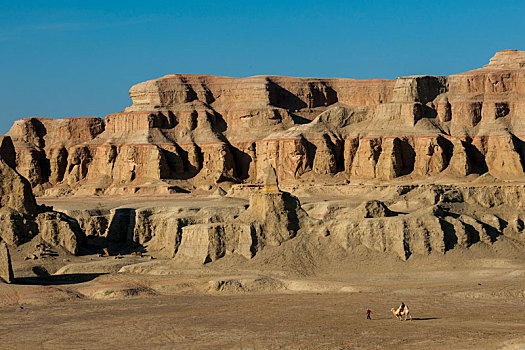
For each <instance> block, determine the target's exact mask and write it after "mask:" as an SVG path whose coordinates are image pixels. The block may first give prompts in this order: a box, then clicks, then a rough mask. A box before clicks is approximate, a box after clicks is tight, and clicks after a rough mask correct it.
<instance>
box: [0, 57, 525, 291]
mask: <svg viewBox="0 0 525 350" xmlns="http://www.w3.org/2000/svg"><path fill="white" fill-rule="evenodd" d="M129 93H130V97H131V99H132V100H133V104H132V105H131V106H130V107H127V108H126V109H125V110H124V111H122V112H118V113H114V114H110V115H108V116H106V117H105V118H95V117H85V118H66V119H49V118H36V117H35V118H25V119H22V120H18V121H16V122H15V123H14V125H13V126H12V128H11V129H10V130H9V132H8V134H7V135H6V136H4V137H3V138H2V140H1V147H0V155H1V157H0V171H1V186H0V191H1V200H0V204H1V208H0V215H1V226H2V230H1V231H0V235H1V238H2V239H3V241H5V242H6V243H7V244H8V246H9V247H10V248H11V252H12V255H13V256H15V255H16V254H15V253H14V252H15V250H13V248H14V247H16V246H24V245H25V246H28V247H29V246H30V247H31V248H27V249H26V250H24V249H25V248H24V249H18V250H16V251H17V252H19V253H17V254H19V255H20V254H25V253H27V252H29V250H31V251H32V250H33V249H37V248H38V249H40V251H41V252H42V251H44V250H45V249H58V250H59V251H63V252H65V254H73V255H74V254H81V255H89V254H94V253H97V252H100V253H102V252H108V251H109V252H110V253H111V252H114V253H115V254H124V255H125V254H128V253H130V252H141V253H145V252H147V253H149V254H153V255H155V256H156V257H164V258H170V259H172V261H173V262H174V263H180V264H182V265H184V264H197V265H202V264H208V263H214V262H216V261H218V260H221V259H222V258H225V257H228V258H229V259H230V260H231V261H232V264H241V265H242V264H244V265H243V266H251V267H253V268H257V269H262V270H264V269H266V266H269V267H271V268H275V267H276V266H278V267H279V268H282V269H288V270H290V271H292V272H294V273H300V274H303V275H305V274H306V275H307V274H315V273H316V269H317V268H320V267H319V266H321V265H323V264H324V265H323V266H333V264H337V261H338V260H339V259H340V258H341V256H364V255H366V254H385V255H386V256H391V257H392V258H393V259H401V260H407V259H410V258H411V257H412V256H414V255H418V256H426V255H429V254H434V253H437V254H445V253H446V252H448V251H450V250H458V251H468V250H470V249H471V248H473V247H477V248H475V250H474V251H475V252H478V253H479V254H488V255H494V256H505V257H511V256H518V257H519V256H522V252H523V248H524V244H525V231H524V228H525V225H524V221H523V220H524V219H525V209H524V202H523V198H524V196H525V184H524V182H523V180H525V176H524V175H525V173H524V166H525V143H524V141H525V52H523V51H516V50H506V51H500V52H497V53H496V55H495V56H494V57H493V58H492V59H491V60H490V63H489V64H487V65H485V66H484V67H483V68H480V69H475V70H472V71H469V72H465V73H461V74H455V75H451V76H408V77H401V78H398V79H396V80H380V79H374V80H353V79H320V78H292V77H278V76H255V77H249V78H229V77H218V76H210V75H184V74H171V75H166V76H164V77H162V78H158V79H154V80H150V81H146V82H143V83H140V84H137V85H135V86H133V87H132V88H131V89H130V91H129ZM35 195H36V197H35ZM4 246H5V244H4ZM4 246H2V247H0V256H4V257H5V256H6V255H7V258H3V261H4V262H5V263H7V260H9V258H8V255H9V253H8V252H6V253H4V250H6V249H7V248H6V246H5V247H4ZM4 248H5V249H4ZM267 248H268V249H267ZM28 249H29V250H28ZM108 249H109V250H108ZM60 254H62V253H60ZM111 254H112V253H111ZM359 254H361V255H359ZM363 254H364V255H363ZM41 255H42V256H44V255H45V254H41ZM30 256H31V259H33V258H39V255H38V254H36V255H35V254H34V253H33V254H32V255H31V254H30ZM15 258H16V257H15ZM15 258H14V260H16V259H18V261H23V258H24V256H22V255H20V256H19V257H18V258H16V259H15ZM42 259H43V258H42ZM42 259H41V260H42ZM239 259H240V260H239ZM44 260H45V259H44ZM42 261H43V260H42ZM20 263H22V262H20ZM331 264H332V265H331ZM15 265H16V264H15ZM62 265H64V264H62ZM73 265H74V264H73ZM182 265H181V266H182ZM212 265H213V264H212ZM83 266H84V268H85V270H83V271H86V270H89V268H88V267H85V265H83ZM132 266H134V265H129V266H128V267H127V269H128V270H126V271H128V272H130V271H141V272H145V271H146V272H147V271H148V269H147V268H145V267H141V268H134V267H132ZM184 266H186V265H184ZM59 267H60V266H56V269H58V268H59ZM120 267H122V266H119V268H120ZM62 268H63V269H64V268H65V270H63V271H66V270H67V271H69V272H71V271H73V270H74V269H75V267H68V265H66V266H64V267H62ZM123 268H124V267H123ZM4 270H5V271H7V272H5V273H3V278H4V279H5V280H8V281H12V280H13V276H12V271H10V270H9V267H7V265H5V269H3V270H2V271H4ZM15 272H16V266H15ZM52 272H53V271H52ZM59 273H60V271H59ZM15 275H16V273H15ZM223 286H224V285H223V284H222V285H221V284H220V283H219V284H218V285H217V288H222V287H223Z"/></svg>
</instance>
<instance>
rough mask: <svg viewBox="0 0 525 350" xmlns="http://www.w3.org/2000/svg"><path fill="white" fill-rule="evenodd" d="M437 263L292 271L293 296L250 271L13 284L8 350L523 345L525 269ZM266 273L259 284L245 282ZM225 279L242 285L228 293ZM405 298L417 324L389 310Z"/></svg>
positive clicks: (510, 264)
mask: <svg viewBox="0 0 525 350" xmlns="http://www.w3.org/2000/svg"><path fill="white" fill-rule="evenodd" d="M438 260H440V262H441V263H443V264H445V265H446V268H445V267H442V268H439V267H434V266H431V265H429V264H424V263H423V262H414V263H412V264H410V266H409V267H400V266H392V267H390V268H389V267H387V268H385V269H383V270H388V272H375V273H374V272H373V271H372V270H374V269H371V270H369V271H365V272H359V271H352V269H351V266H348V265H343V266H344V271H343V274H342V275H343V276H344V278H339V279H337V280H334V279H330V280H320V279H317V278H304V279H287V278H281V279H279V280H281V281H284V282H285V283H286V284H287V285H288V286H289V289H288V290H286V291H279V290H273V291H272V288H270V287H268V288H266V287H267V286H266V284H270V283H271V282H270V281H271V280H272V277H271V276H268V275H266V276H263V275H256V276H254V275H253V272H252V273H251V274H250V272H244V273H243V271H232V272H231V273H228V272H227V271H224V273H220V274H218V275H217V274H210V273H209V272H207V271H202V270H196V271H194V273H193V274H191V275H188V274H184V273H182V272H180V274H177V275H160V274H159V275H148V276H139V277H137V276H136V275H133V274H100V275H98V274H93V275H91V276H89V275H88V274H86V275H88V276H83V275H82V274H79V275H70V276H68V275H65V276H62V277H61V278H53V277H48V278H42V279H40V280H39V279H32V280H31V281H25V283H31V284H32V285H30V286H29V285H25V286H17V287H16V292H14V291H13V290H12V286H10V287H9V288H10V289H9V290H7V289H6V288H2V289H3V290H2V300H3V301H5V300H6V299H11V298H12V299H11V300H15V299H18V300H17V302H16V303H14V304H11V305H5V306H2V307H1V311H2V312H1V313H0V319H1V328H0V337H1V339H2V344H3V345H2V347H3V348H4V349H20V348H41V349H108V348H147V349H148V348H159V349H172V348H178V349H183V348H190V349H378V348H390V349H398V348H399V349H400V348H404V347H407V346H408V347H415V348H423V347H424V348H428V349H450V348H460V349H522V348H524V347H525V317H524V310H525V302H524V298H523V297H524V292H525V291H524V286H525V266H524V265H523V264H522V263H519V262H516V261H512V260H510V261H507V260H496V259H479V260H475V261H473V263H472V266H461V265H462V264H453V263H451V262H450V261H448V260H454V259H453V258H451V259H438ZM441 260H443V261H441ZM156 263H157V264H159V265H162V264H164V263H167V262H164V261H157V262H156ZM434 263H436V261H435V262H434ZM474 265H477V266H474ZM401 270H406V271H401ZM86 277H87V278H86ZM273 278H275V279H278V277H276V276H274V277H273ZM86 279H87V281H85V280H86ZM256 279H260V280H261V282H260V284H259V285H257V284H256V283H253V282H252V284H255V285H257V286H254V287H253V288H252V289H251V290H250V288H247V290H243V287H241V286H240V285H242V283H245V284H246V285H249V283H250V281H253V280H256ZM216 280H225V281H237V282H240V284H235V283H233V284H232V285H231V286H230V288H224V290H222V291H217V290H216V289H214V288H212V287H211V286H213V281H216ZM81 281H85V282H81ZM210 281H212V282H210ZM13 294H15V295H13ZM87 295H89V296H90V297H87ZM401 301H404V302H405V303H406V304H407V305H409V307H410V310H411V313H412V314H413V320H412V321H398V320H396V319H395V318H394V316H393V315H392V313H391V312H390V311H389V310H390V308H392V307H393V308H395V307H397V306H398V305H399V303H400V302H401ZM367 307H369V308H371V310H372V320H371V321H370V320H366V319H365V310H366V308H367Z"/></svg>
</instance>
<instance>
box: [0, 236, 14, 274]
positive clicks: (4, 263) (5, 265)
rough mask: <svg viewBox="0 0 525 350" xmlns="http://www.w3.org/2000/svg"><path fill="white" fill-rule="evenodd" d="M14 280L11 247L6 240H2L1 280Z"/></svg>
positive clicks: (0, 247) (0, 254) (0, 245)
mask: <svg viewBox="0 0 525 350" xmlns="http://www.w3.org/2000/svg"><path fill="white" fill-rule="evenodd" d="M14 280H15V275H14V274H13V266H12V265H11V255H10V254H9V248H8V247H7V244H6V243H5V242H4V241H0V282H5V283H12V282H13V281H14Z"/></svg>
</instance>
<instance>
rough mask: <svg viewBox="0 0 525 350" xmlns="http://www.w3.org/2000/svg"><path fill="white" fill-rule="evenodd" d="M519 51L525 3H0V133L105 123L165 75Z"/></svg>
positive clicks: (304, 72)
mask: <svg viewBox="0 0 525 350" xmlns="http://www.w3.org/2000/svg"><path fill="white" fill-rule="evenodd" d="M502 49H521V50H525V1H523V0H521V1H516V0H505V1H483V0H478V1H461V0H456V1H439V0H433V1H425V0H418V1H366V0H363V1H319V0H316V1H310V0H301V1H273V0H266V1H242V0H241V1H198V0H194V1H191V0H187V1H157V0H148V1H136V0H127V1H110V0H106V1H56V0H53V1H51V0H50V1H36V0H35V1H23V0H22V1H20V0H17V1H12V0H11V1H7V0H0V72H1V74H0V104H1V107H0V133H5V132H7V130H8V129H9V127H10V126H11V125H12V123H13V121H14V120H16V119H19V118H22V117H26V116H48V117H67V116H92V115H94V116H104V115H107V114H109V113H113V112H117V111H120V110H122V109H123V108H125V107H126V106H127V105H129V104H130V103H131V100H130V99H129V97H128V90H129V88H130V86H131V85H133V84H135V83H138V82H141V81H144V80H148V79H153V78H156V77H159V76H162V75H165V74H169V73H208V74H216V75H227V76H250V75H259V74H276V75H289V76H315V77H347V78H394V77H396V76H403V75H411V74H436V75H448V74H453V73H458V72H462V71H466V70H469V69H473V68H477V67H480V66H482V65H483V64H486V63H487V62H488V60H489V58H490V57H491V56H492V55H493V53H494V52H495V51H498V50H502Z"/></svg>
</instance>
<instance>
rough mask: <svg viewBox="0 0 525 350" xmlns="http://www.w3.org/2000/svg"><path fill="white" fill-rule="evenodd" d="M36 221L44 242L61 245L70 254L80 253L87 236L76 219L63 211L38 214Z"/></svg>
mask: <svg viewBox="0 0 525 350" xmlns="http://www.w3.org/2000/svg"><path fill="white" fill-rule="evenodd" d="M35 222H36V224H37V226H38V232H39V236H40V237H41V238H42V240H44V242H46V243H48V244H50V245H52V246H54V247H61V248H63V249H65V250H66V251H67V252H69V253H70V254H74V255H76V254H78V251H79V248H80V246H81V245H82V244H83V243H84V240H85V236H84V233H83V232H82V231H81V230H80V227H79V226H78V223H77V222H76V221H75V220H74V219H72V218H70V217H68V216H67V215H65V214H63V213H59V212H46V213H41V214H39V215H37V217H36V220H35Z"/></svg>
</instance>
